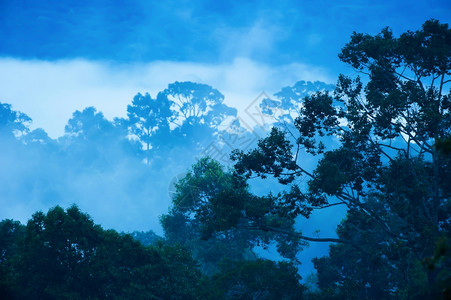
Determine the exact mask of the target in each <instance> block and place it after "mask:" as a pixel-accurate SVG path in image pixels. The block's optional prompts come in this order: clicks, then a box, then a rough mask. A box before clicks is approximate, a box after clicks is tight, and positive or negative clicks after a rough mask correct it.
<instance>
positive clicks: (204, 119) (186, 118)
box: [157, 81, 237, 146]
mask: <svg viewBox="0 0 451 300" xmlns="http://www.w3.org/2000/svg"><path fill="white" fill-rule="evenodd" d="M157 101H170V103H171V110H172V112H173V113H172V116H171V118H170V120H169V122H170V124H171V127H172V128H173V130H174V133H175V136H176V137H178V139H180V140H181V141H185V142H189V145H194V146H198V145H199V144H202V141H204V140H207V141H208V142H210V141H211V140H213V134H214V132H215V131H217V130H218V126H219V125H220V124H221V123H222V122H223V121H224V120H226V119H227V118H229V117H235V116H236V114H237V111H236V109H234V108H231V107H229V106H227V105H226V104H224V96H223V95H222V94H221V93H220V92H219V91H218V90H216V89H214V88H212V87H211V86H209V85H206V84H200V83H194V82H189V81H186V82H178V81H176V82H174V83H172V84H169V85H168V88H167V89H165V90H164V91H162V92H160V93H159V94H158V95H157Z"/></svg>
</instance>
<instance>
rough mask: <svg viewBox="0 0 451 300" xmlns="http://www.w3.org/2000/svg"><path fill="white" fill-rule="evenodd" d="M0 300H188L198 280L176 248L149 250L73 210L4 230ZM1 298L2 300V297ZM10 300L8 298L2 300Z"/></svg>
mask: <svg viewBox="0 0 451 300" xmlns="http://www.w3.org/2000/svg"><path fill="white" fill-rule="evenodd" d="M0 229H1V234H2V235H1V240H0V241H1V242H2V244H1V245H0V246H1V250H2V252H1V253H2V254H3V256H2V259H1V261H0V270H1V275H2V277H1V285H0V287H1V292H2V294H3V295H7V297H6V298H11V299H15V298H17V299H105V298H109V299H124V298H133V299H186V298H195V297H196V296H195V295H197V294H199V291H198V289H199V287H200V282H201V281H200V279H201V275H200V272H199V271H198V270H197V269H196V266H197V264H196V262H195V261H194V260H193V259H192V258H191V255H190V253H189V252H187V251H186V250H185V249H183V248H180V247H177V246H167V245H164V244H158V245H156V246H152V247H145V246H143V245H141V244H140V243H139V242H137V241H135V240H134V239H133V238H132V237H131V236H130V235H120V234H119V233H117V232H116V231H113V230H103V229H102V228H101V227H100V226H98V225H95V224H94V222H93V221H92V220H91V219H90V217H89V216H88V215H86V214H84V213H82V212H80V210H79V209H78V208H77V207H75V206H72V207H70V208H69V209H67V210H66V211H64V210H63V209H62V208H61V207H55V208H53V209H51V210H49V212H48V213H47V214H44V213H42V212H38V213H35V214H34V215H33V217H32V219H31V220H29V221H28V223H27V225H26V227H25V228H24V227H23V226H21V225H19V224H18V223H13V222H11V221H8V220H7V221H3V222H2V223H1V228H0ZM2 298H3V297H2ZM4 299H5V298H4Z"/></svg>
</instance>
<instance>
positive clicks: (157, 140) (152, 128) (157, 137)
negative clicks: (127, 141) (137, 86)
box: [127, 93, 172, 163]
mask: <svg viewBox="0 0 451 300" xmlns="http://www.w3.org/2000/svg"><path fill="white" fill-rule="evenodd" d="M170 106H171V104H170V102H169V101H168V100H167V99H165V98H164V97H160V98H158V99H152V97H151V96H150V95H149V94H148V93H146V94H145V95H142V94H140V93H138V94H137V95H136V96H135V97H134V98H133V101H132V104H131V105H128V106H127V117H128V120H127V125H128V126H129V127H130V130H131V133H132V134H134V135H135V136H137V137H138V138H139V140H140V141H141V142H142V143H143V144H144V145H145V149H146V159H147V163H150V150H151V149H155V148H158V147H159V146H161V145H162V144H164V143H162V141H161V139H162V138H164V136H166V137H167V135H168V134H169V120H170V118H171V116H172V111H171V109H170Z"/></svg>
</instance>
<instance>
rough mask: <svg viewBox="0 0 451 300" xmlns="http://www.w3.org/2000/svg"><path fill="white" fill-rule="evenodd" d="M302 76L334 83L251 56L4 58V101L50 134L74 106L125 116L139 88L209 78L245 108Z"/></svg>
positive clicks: (314, 71) (317, 71) (309, 69)
mask: <svg viewBox="0 0 451 300" xmlns="http://www.w3.org/2000/svg"><path fill="white" fill-rule="evenodd" d="M298 80H309V81H315V80H320V81H323V82H328V83H333V82H334V79H332V78H331V77H330V76H329V75H328V72H327V70H325V69H322V68H319V67H315V66H309V65H307V64H302V63H292V64H289V65H282V66H277V67H276V66H270V65H266V64H263V63H258V62H256V61H253V60H250V59H247V58H236V59H235V60H233V61H232V62H230V63H222V64H217V65H213V64H202V63H191V62H173V61H155V62H151V63H134V64H118V63H110V62H102V61H88V60H82V59H72V60H61V61H42V60H20V59H15V58H0V90H1V94H0V101H1V102H6V103H10V104H12V105H13V108H14V109H15V110H19V111H22V112H25V113H26V114H28V115H29V116H30V117H31V118H32V119H33V124H32V126H31V127H32V128H39V127H40V128H44V129H45V130H46V131H47V132H48V133H49V135H50V136H51V137H53V138H56V137H59V136H61V135H63V132H64V126H65V124H66V123H67V120H68V119H69V118H70V117H71V115H72V113H73V112H74V111H75V110H82V109H83V108H85V107H87V106H94V107H96V108H97V109H98V110H100V111H102V112H103V113H104V114H105V116H106V117H107V118H108V119H112V118H114V117H123V116H125V114H126V107H127V105H128V104H129V103H130V102H131V100H132V98H133V96H134V95H136V94H137V93H138V92H141V93H145V92H149V93H150V94H151V95H152V96H155V95H156V94H157V93H158V92H159V91H162V90H164V89H165V88H166V87H167V85H168V84H169V83H172V82H175V81H193V82H198V83H205V84H208V85H211V86H212V87H214V88H216V89H218V90H219V91H220V92H221V93H223V94H224V95H225V103H226V104H228V105H229V106H233V107H236V108H238V110H239V112H241V114H243V110H244V109H245V108H246V107H247V105H249V104H250V103H251V102H252V101H253V100H254V99H255V98H256V97H257V96H258V95H259V94H260V93H261V92H262V91H265V92H266V93H268V94H269V95H272V94H273V93H275V92H277V91H278V90H279V89H280V88H281V87H284V86H289V85H292V84H294V83H295V82H296V81H298Z"/></svg>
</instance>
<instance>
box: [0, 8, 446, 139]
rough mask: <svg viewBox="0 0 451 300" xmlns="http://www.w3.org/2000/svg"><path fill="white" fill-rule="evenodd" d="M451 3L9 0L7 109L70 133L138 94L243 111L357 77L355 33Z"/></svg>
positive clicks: (403, 23)
mask: <svg viewBox="0 0 451 300" xmlns="http://www.w3.org/2000/svg"><path fill="white" fill-rule="evenodd" d="M429 18H436V19H438V20H440V21H441V22H449V21H450V18H451V2H450V1H445V0H444V1H435V0H434V1H245V2H244V1H193V0H191V1H147V0H138V1H129V0H117V1H106V0H89V1H87V0H86V1H82V0H78V1H67V0H58V1H48V0H39V1H26V0H0V36H2V38H1V39H0V91H1V92H0V102H7V103H11V104H13V107H14V109H17V110H21V111H23V112H25V113H27V114H28V115H29V116H30V117H31V118H32V119H33V120H34V125H33V127H43V128H44V129H45V130H46V131H48V132H49V134H50V135H51V136H52V137H58V136H60V135H62V134H63V130H64V125H65V123H66V122H67V120H68V119H69V117H70V115H71V114H72V112H73V111H75V110H76V109H82V108H84V107H86V106H91V105H93V106H96V107H97V108H98V109H99V110H101V111H103V112H104V113H105V115H106V116H107V117H108V118H110V119H112V118H113V117H114V116H123V115H124V114H125V108H126V105H127V104H128V103H130V102H131V99H132V97H133V96H134V95H135V94H136V93H138V92H150V93H151V94H152V95H155V93H157V92H158V91H161V90H163V89H164V88H165V87H166V86H167V84H168V83H171V82H174V81H176V80H179V81H181V80H191V81H196V82H201V83H206V84H209V85H212V86H213V87H215V88H217V89H219V90H220V91H221V92H222V93H223V94H224V95H225V96H226V102H227V103H228V104H229V105H234V106H238V107H239V108H243V107H245V106H246V105H247V103H249V102H251V101H252V100H253V99H254V98H255V97H257V96H258V94H259V93H260V92H262V91H266V92H268V93H274V92H277V91H278V90H279V89H280V88H281V87H283V86H287V85H293V84H294V83H295V82H296V81H298V80H322V81H326V82H328V83H334V82H335V80H336V76H337V75H338V73H351V72H352V70H351V69H349V68H346V66H345V65H344V64H342V63H341V62H339V60H338V58H337V54H338V52H339V50H340V48H341V47H342V46H343V45H344V44H345V43H346V42H347V41H348V39H349V36H350V35H351V33H352V32H353V31H358V32H365V33H370V34H375V33H377V32H379V31H380V29H381V28H383V27H385V26H390V27H391V28H392V29H393V31H394V32H395V34H399V33H402V32H404V31H405V30H408V29H412V30H416V29H419V28H420V26H421V24H422V23H423V22H424V21H425V20H427V19H429Z"/></svg>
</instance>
